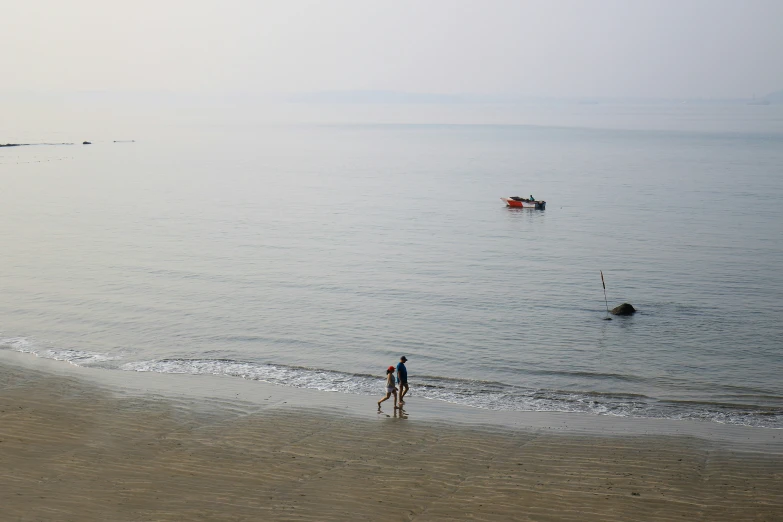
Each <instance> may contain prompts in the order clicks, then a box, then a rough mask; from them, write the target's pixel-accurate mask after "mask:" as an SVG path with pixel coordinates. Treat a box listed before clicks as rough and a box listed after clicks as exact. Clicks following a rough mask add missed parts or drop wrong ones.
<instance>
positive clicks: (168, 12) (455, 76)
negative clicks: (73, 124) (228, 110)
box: [0, 0, 783, 98]
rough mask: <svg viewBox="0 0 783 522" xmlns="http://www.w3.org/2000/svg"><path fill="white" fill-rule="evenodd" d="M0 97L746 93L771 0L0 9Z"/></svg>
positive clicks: (777, 16)
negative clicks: (38, 94) (77, 93)
mask: <svg viewBox="0 0 783 522" xmlns="http://www.w3.org/2000/svg"><path fill="white" fill-rule="evenodd" d="M0 13H2V16H0V49H2V53H0V71H1V73H0V74H2V82H0V92H2V91H5V92H15V93H26V92H60V91H122V92H127V91H133V92H135V91H167V92H183V93H212V94H214V93H242V94H251V95H255V94H277V95H279V94H285V93H312V92H324V91H374V90H381V91H398V92H407V93H442V94H449V95H454V94H464V93H469V94H486V95H504V96H506V95H511V96H520V97H525V96H530V97H536V96H539V97H540V96H544V97H607V98H611V97H639V98H694V97H696V98H698V97H705V98H734V97H740V98H748V97H751V96H752V95H754V94H755V95H759V96H760V95H764V94H766V93H768V92H771V91H776V90H779V89H783V29H781V20H783V1H781V0H677V1H672V0H592V1H588V0H584V1H577V0H530V1H525V0H511V1H504V0H482V1H479V0H475V1H463V0H450V1H446V0H419V1H410V0H395V1H380V0H379V1H375V0H331V1H309V0H307V1H306V0H285V1H283V0H280V1H261V0H252V1H245V0H225V1H204V0H188V1H179V0H156V1H150V0H134V1H129V2H119V1H111V0H110V1H107V0H68V1H62V0H28V1H25V2H18V1H12V0H0Z"/></svg>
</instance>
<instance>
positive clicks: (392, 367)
mask: <svg viewBox="0 0 783 522" xmlns="http://www.w3.org/2000/svg"><path fill="white" fill-rule="evenodd" d="M386 369H387V370H391V371H394V366H389V367H388V368H386Z"/></svg>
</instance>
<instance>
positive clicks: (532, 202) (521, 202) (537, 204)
mask: <svg viewBox="0 0 783 522" xmlns="http://www.w3.org/2000/svg"><path fill="white" fill-rule="evenodd" d="M500 200H501V201H503V202H505V203H506V206H508V207H510V208H534V209H536V210H544V209H545V208H546V201H539V200H537V199H533V198H530V199H525V198H520V197H519V196H511V197H510V198H500Z"/></svg>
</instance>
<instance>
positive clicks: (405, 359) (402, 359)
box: [400, 355, 408, 362]
mask: <svg viewBox="0 0 783 522" xmlns="http://www.w3.org/2000/svg"><path fill="white" fill-rule="evenodd" d="M400 360H401V361H402V362H405V361H407V360H408V358H407V357H405V356H404V355H403V356H402V357H400Z"/></svg>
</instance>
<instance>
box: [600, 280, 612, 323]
mask: <svg viewBox="0 0 783 522" xmlns="http://www.w3.org/2000/svg"><path fill="white" fill-rule="evenodd" d="M600 272H601V285H603V287H604V304H605V305H606V317H604V320H605V321H611V320H612V318H611V317H609V302H608V301H607V299H606V283H605V282H604V271H603V270H600Z"/></svg>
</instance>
